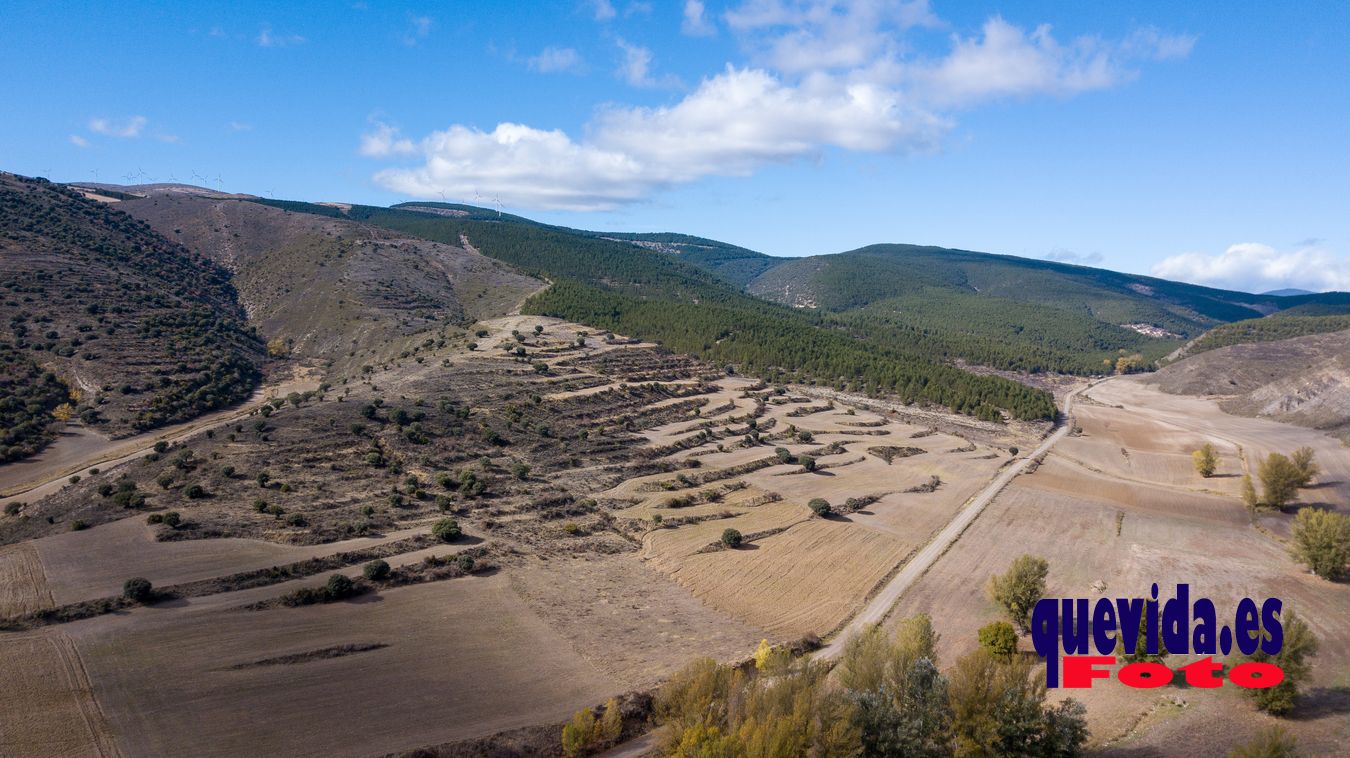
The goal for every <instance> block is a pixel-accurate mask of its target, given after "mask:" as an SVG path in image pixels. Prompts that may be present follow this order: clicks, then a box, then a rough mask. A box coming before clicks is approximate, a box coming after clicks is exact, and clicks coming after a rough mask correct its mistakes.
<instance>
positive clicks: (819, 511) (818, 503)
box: [806, 497, 832, 518]
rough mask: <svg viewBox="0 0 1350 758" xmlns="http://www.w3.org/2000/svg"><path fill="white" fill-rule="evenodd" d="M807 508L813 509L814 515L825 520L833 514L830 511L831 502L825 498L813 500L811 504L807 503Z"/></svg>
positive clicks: (814, 498)
mask: <svg viewBox="0 0 1350 758" xmlns="http://www.w3.org/2000/svg"><path fill="white" fill-rule="evenodd" d="M806 506H807V507H808V508H810V509H811V512H812V513H814V514H816V515H817V516H819V517H821V518H825V517H826V516H828V515H830V513H832V511H831V509H830V501H828V500H826V499H825V498H823V497H813V498H811V502H809V503H807V504H806Z"/></svg>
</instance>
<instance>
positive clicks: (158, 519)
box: [145, 513, 164, 524]
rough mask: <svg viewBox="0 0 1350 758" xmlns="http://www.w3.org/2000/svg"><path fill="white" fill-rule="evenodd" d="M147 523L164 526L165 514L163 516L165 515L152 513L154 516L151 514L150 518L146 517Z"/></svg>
mask: <svg viewBox="0 0 1350 758" xmlns="http://www.w3.org/2000/svg"><path fill="white" fill-rule="evenodd" d="M145 523H147V524H162V523H164V514H163V513H152V514H150V515H149V516H146V517H145Z"/></svg>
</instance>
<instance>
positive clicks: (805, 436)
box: [797, 429, 816, 442]
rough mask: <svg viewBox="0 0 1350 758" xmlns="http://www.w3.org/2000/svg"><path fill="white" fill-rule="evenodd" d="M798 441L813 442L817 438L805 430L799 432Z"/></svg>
mask: <svg viewBox="0 0 1350 758" xmlns="http://www.w3.org/2000/svg"><path fill="white" fill-rule="evenodd" d="M797 439H798V440H800V441H802V442H813V441H815V439H816V436H815V435H814V434H812V433H810V432H808V431H807V430H805V429H803V430H801V431H800V432H797Z"/></svg>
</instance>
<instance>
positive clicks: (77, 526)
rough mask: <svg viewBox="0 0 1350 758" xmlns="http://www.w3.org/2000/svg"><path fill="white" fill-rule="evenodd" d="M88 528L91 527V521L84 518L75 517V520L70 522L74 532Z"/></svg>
mask: <svg viewBox="0 0 1350 758" xmlns="http://www.w3.org/2000/svg"><path fill="white" fill-rule="evenodd" d="M88 528H89V522H88V521H83V520H81V519H75V520H74V521H72V522H70V531H72V532H82V531H84V530H85V529H88Z"/></svg>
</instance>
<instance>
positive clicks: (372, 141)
mask: <svg viewBox="0 0 1350 758" xmlns="http://www.w3.org/2000/svg"><path fill="white" fill-rule="evenodd" d="M360 151H361V154H362V155H365V156H368V157H371V158H385V157H388V156H391V155H409V154H411V153H413V152H415V151H416V148H414V147H413V143H412V140H409V139H405V138H403V137H402V136H400V135H399V131H398V129H397V128H395V127H392V126H390V125H389V124H386V123H383V122H380V121H376V122H375V128H374V129H372V130H371V131H369V132H366V133H365V134H364V135H362V136H361V147H360Z"/></svg>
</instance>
